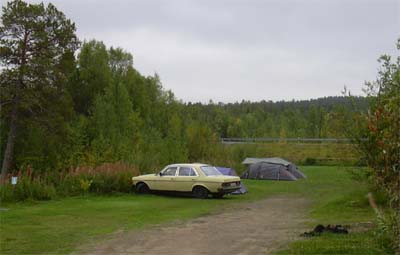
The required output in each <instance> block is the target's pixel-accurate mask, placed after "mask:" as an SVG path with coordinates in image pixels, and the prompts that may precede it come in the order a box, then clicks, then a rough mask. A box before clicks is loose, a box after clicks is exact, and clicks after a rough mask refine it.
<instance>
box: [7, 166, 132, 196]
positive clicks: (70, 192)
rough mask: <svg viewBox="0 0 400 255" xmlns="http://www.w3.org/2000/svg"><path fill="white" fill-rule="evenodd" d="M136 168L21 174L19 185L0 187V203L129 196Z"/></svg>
mask: <svg viewBox="0 0 400 255" xmlns="http://www.w3.org/2000/svg"><path fill="white" fill-rule="evenodd" d="M138 174H139V172H138V170H137V169H136V168H134V167H131V166H127V165H124V164H121V163H114V164H103V165H101V166H98V167H95V168H92V167H80V168H76V169H73V170H70V171H69V172H61V173H54V174H47V175H34V174H33V173H32V171H31V169H28V170H27V171H25V172H24V171H20V172H19V173H18V177H19V178H18V179H19V181H18V183H17V184H16V185H11V184H10V180H9V178H8V179H7V180H6V181H7V182H6V184H4V185H0V200H1V201H2V202H13V201H23V200H28V199H30V200H49V199H53V198H55V197H66V196H77V195H83V194H87V193H92V194H109V193H129V192H130V191H131V186H132V184H131V178H132V177H133V176H136V175H138Z"/></svg>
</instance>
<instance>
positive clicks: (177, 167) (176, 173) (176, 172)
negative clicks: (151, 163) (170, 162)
mask: <svg viewBox="0 0 400 255" xmlns="http://www.w3.org/2000/svg"><path fill="white" fill-rule="evenodd" d="M169 168H176V171H175V175H165V174H164V172H165V171H167V170H168V169H169ZM178 170H179V166H167V167H165V168H164V169H163V170H161V171H160V174H161V175H160V176H167V177H174V176H178Z"/></svg>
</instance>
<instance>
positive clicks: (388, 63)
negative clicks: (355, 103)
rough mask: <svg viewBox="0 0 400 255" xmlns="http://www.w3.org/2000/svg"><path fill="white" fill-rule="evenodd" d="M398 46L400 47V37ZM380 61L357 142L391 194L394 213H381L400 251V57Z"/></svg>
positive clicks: (375, 175)
mask: <svg viewBox="0 0 400 255" xmlns="http://www.w3.org/2000/svg"><path fill="white" fill-rule="evenodd" d="M397 48H398V50H400V39H399V40H398V42H397ZM379 62H380V63H381V64H382V66H381V69H380V71H379V73H378V78H377V80H376V81H375V82H367V83H366V87H367V89H366V92H367V93H368V96H369V97H370V99H371V104H370V109H369V111H368V112H367V113H366V114H364V115H363V116H362V117H363V120H364V121H362V122H361V124H363V125H362V126H361V127H360V130H359V134H358V137H357V141H358V145H359V149H360V151H361V152H362V155H363V157H364V158H365V161H366V163H367V165H368V166H369V167H370V168H371V170H372V171H371V173H372V177H373V178H372V179H373V181H374V183H375V185H376V187H378V188H379V189H382V190H384V191H385V192H386V193H387V194H388V197H389V203H388V206H389V207H390V208H391V210H392V212H389V214H388V215H389V216H387V217H388V219H384V218H385V216H384V214H381V215H380V218H382V219H381V220H380V222H381V223H382V224H380V225H381V226H382V228H381V229H382V232H387V235H388V236H390V237H391V241H392V242H391V245H392V247H393V248H394V249H396V250H397V251H399V252H400V56H397V58H396V60H395V62H392V60H391V57H390V56H387V55H384V56H382V57H381V58H380V59H379ZM385 224H386V225H385Z"/></svg>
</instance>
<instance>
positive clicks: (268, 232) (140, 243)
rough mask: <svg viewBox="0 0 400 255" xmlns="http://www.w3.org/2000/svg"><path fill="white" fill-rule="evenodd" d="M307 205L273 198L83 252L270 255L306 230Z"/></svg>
mask: <svg viewBox="0 0 400 255" xmlns="http://www.w3.org/2000/svg"><path fill="white" fill-rule="evenodd" d="M308 204H309V202H308V201H307V200H306V199H304V198H296V197H272V198H268V199H265V200H262V201H258V202H254V203H249V204H243V205H240V206H239V207H237V208H235V209H231V210H227V211H224V212H222V213H219V214H217V215H209V216H204V217H200V218H196V219H194V220H191V221H188V222H186V223H180V224H179V223H178V224H176V225H173V226H172V225H163V226H159V227H153V228H150V229H148V230H144V231H132V232H123V233H119V234H116V235H115V236H114V238H112V239H110V240H107V241H105V242H103V243H101V244H97V245H96V246H95V247H91V248H90V249H85V250H84V251H83V252H81V253H80V254H150V255H167V254H171V255H189V254H201V255H203V254H219V255H220V254H221V255H223V254H229V255H232V254H238V255H239V254H240V255H244V254H257V255H258V254H271V252H273V251H275V250H277V249H279V248H281V247H284V246H285V245H286V244H288V243H289V242H291V241H293V240H295V239H297V238H298V236H299V233H302V231H304V229H305V228H304V222H305V220H306V218H305V216H304V212H305V209H306V208H307V205H308Z"/></svg>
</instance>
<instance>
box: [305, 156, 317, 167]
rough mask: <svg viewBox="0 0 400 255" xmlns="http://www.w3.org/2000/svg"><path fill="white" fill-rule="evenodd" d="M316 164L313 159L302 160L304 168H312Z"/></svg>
mask: <svg viewBox="0 0 400 255" xmlns="http://www.w3.org/2000/svg"><path fill="white" fill-rule="evenodd" d="M316 164H317V160H316V159H315V158H306V159H305V160H304V165H306V166H314V165H316Z"/></svg>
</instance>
